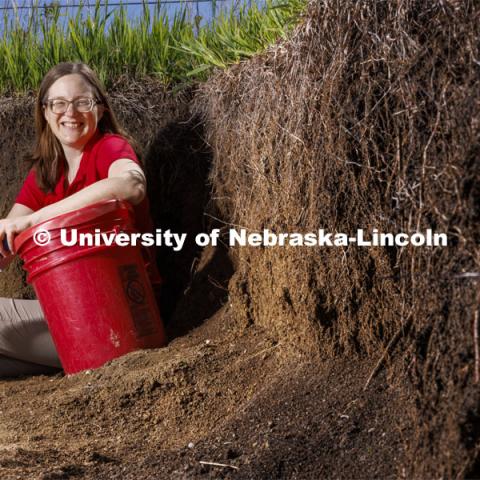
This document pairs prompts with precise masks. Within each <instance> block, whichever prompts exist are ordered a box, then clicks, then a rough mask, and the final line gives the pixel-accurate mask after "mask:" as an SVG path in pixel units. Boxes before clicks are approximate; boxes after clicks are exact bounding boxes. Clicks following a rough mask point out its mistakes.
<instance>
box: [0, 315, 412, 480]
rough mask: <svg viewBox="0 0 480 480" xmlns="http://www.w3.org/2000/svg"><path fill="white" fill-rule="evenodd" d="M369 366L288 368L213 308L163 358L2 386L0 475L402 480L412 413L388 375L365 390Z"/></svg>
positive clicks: (152, 355)
mask: <svg viewBox="0 0 480 480" xmlns="http://www.w3.org/2000/svg"><path fill="white" fill-rule="evenodd" d="M372 367H373V365H372V362H371V361H368V360H359V359H348V358H344V359H342V360H337V361H327V362H325V363H322V364H321V365H320V364H313V363H312V364H308V363H305V362H303V363H296V362H295V361H292V360H290V361H285V360H284V357H283V355H282V352H281V346H280V345H279V344H278V343H275V342H274V341H272V340H271V339H269V337H268V336H267V335H266V334H265V332H262V331H261V330H259V329H258V328H256V327H254V326H250V327H247V328H245V329H244V330H239V329H238V327H237V325H236V323H235V322H234V321H233V320H232V319H231V318H230V316H229V314H228V313H227V312H225V310H221V311H219V312H218V313H217V314H216V315H214V316H213V317H212V318H211V319H209V320H208V321H207V322H206V323H205V324H204V325H203V326H202V327H200V328H198V329H196V330H195V331H193V332H192V333H191V334H189V335H187V336H184V337H183V338H179V339H177V340H175V341H173V342H172V343H171V344H170V345H169V346H168V347H167V348H165V349H160V350H156V351H151V352H136V353H132V354H129V355H127V356H125V357H123V358H121V359H118V360H115V361H113V362H111V363H110V364H109V365H107V366H105V367H103V368H101V369H99V370H96V371H94V372H89V373H81V374H78V375H76V376H70V377H65V376H63V375H61V374H57V375H54V376H39V377H34V378H26V379H23V380H15V381H13V380H12V381H3V382H1V390H0V392H1V393H0V395H1V397H0V398H1V410H2V425H1V430H0V452H1V453H0V472H1V478H2V479H5V480H6V479H27V478H28V479H30V478H32V479H33V478H38V479H67V478H95V479H97V478H98V479H100V478H105V479H114V478H118V479H157V478H158V479H164V478H165V479H170V478H171V479H175V478H178V479H183V478H185V479H193V478H195V479H196V478H231V479H235V478H238V479H277V478H278V479H280V478H285V479H286V478H289V479H290V478H292V479H293V478H298V479H310V478H311V479H319V478H365V479H367V478H398V477H399V476H400V475H401V465H402V460H403V459H404V448H405V443H406V442H408V440H409V437H410V434H411V432H410V431H409V430H405V427H403V426H402V425H403V424H404V419H405V418H404V417H405V415H406V411H408V410H409V402H408V399H407V398H406V397H405V394H404V393H403V392H402V391H401V389H399V388H396V387H394V386H390V387H387V382H386V379H385V377H384V375H380V376H379V377H377V378H376V379H375V380H374V381H373V383H371V384H370V386H369V388H368V389H367V390H366V391H364V390H363V386H364V384H365V381H366V378H367V377H368V375H369V373H370V371H371V369H372ZM390 383H391V382H390ZM202 462H216V463H221V464H224V465H228V466H223V467H220V466H213V465H208V464H203V463H202Z"/></svg>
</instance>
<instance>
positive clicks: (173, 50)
mask: <svg viewBox="0 0 480 480" xmlns="http://www.w3.org/2000/svg"><path fill="white" fill-rule="evenodd" d="M280 2H282V0H279V1H278V0H267V4H266V6H265V7H263V8H259V7H257V6H256V4H253V5H252V7H251V8H247V7H246V6H244V7H242V8H240V9H239V10H237V11H236V12H233V11H232V12H231V13H229V14H220V15H219V16H217V18H216V19H215V20H214V21H213V22H212V23H211V24H210V25H205V26H200V27H199V26H198V25H196V24H194V23H192V22H191V21H190V20H189V17H188V15H187V10H186V9H185V8H184V9H183V10H180V11H178V12H177V13H176V14H175V15H174V16H173V17H169V16H168V15H167V13H166V12H165V11H164V10H163V9H162V7H161V3H158V4H157V5H155V6H154V7H153V8H149V7H148V6H147V5H145V6H144V9H143V16H141V17H140V18H139V19H137V20H136V21H132V20H131V19H129V18H128V16H127V10H126V8H125V7H118V8H117V9H116V10H115V11H114V12H113V13H110V14H107V10H106V8H105V7H101V6H100V4H99V2H98V0H97V5H96V7H95V9H94V10H93V11H90V13H89V14H88V15H87V16H85V15H83V13H84V9H79V10H78V13H77V14H76V16H74V17H72V18H69V19H65V18H64V17H62V15H61V13H62V10H61V9H60V8H58V7H55V6H52V7H50V8H49V10H48V12H47V14H45V10H44V9H43V8H41V7H35V8H34V9H33V10H32V11H31V13H30V15H29V17H28V20H27V21H23V22H20V20H19V19H18V18H16V19H14V20H8V19H7V16H6V15H5V16H4V18H3V35H2V36H1V38H0V93H6V92H9V93H12V92H24V91H28V90H32V89H36V88H37V87H38V85H39V83H40V81H41V79H42V78H43V76H44V75H45V73H46V72H47V71H48V70H49V69H50V68H51V67H52V66H53V65H55V64H57V63H59V62H62V61H82V62H85V63H87V64H89V65H90V66H91V67H92V68H93V69H94V70H95V71H96V72H97V73H98V74H99V76H100V78H101V79H102V80H103V81H104V82H105V83H106V84H107V86H108V85H109V84H111V82H113V81H114V80H115V79H116V78H118V77H119V76H121V75H124V74H129V75H131V76H134V77H137V78H140V77H142V76H156V77H158V78H159V79H160V80H161V81H162V82H164V83H165V84H166V85H178V84H184V83H190V82H193V81H199V80H200V81H201V80H205V79H206V78H207V77H208V75H209V74H210V72H211V71H212V69H214V68H226V67H227V66H229V65H231V64H232V63H236V62H239V61H241V60H242V59H245V58H249V57H251V56H252V55H255V54H256V53H259V52H261V51H262V50H264V49H265V48H266V47H267V46H268V45H270V44H272V43H274V42H275V41H277V40H278V39H279V38H284V37H285V36H286V35H287V34H288V32H289V30H290V29H291V27H292V26H293V25H295V24H296V23H297V22H298V19H299V16H300V14H301V13H302V11H303V10H304V9H305V6H306V3H307V2H306V0H283V3H280ZM0 21H1V20H0Z"/></svg>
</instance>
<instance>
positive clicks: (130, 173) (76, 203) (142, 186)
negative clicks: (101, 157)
mask: <svg viewBox="0 0 480 480" xmlns="http://www.w3.org/2000/svg"><path fill="white" fill-rule="evenodd" d="M145 194H146V180H145V175H144V173H143V170H142V168H141V167H140V166H139V165H138V164H137V163H135V162H134V161H133V160H130V159H126V158H122V159H119V160H116V161H115V162H113V163H112V165H111V166H110V168H109V170H108V178H105V179H103V180H99V181H98V182H95V183H93V184H92V185H89V186H88V187H85V188H84V189H82V190H80V191H79V192H77V193H74V194H73V195H71V196H69V197H67V198H64V199H63V200H60V201H59V202H56V203H53V204H51V205H47V206H46V207H43V208H41V209H40V210H37V211H36V212H33V211H32V210H30V209H27V207H24V206H23V205H19V204H15V205H14V207H13V208H12V210H11V211H10V213H9V214H8V217H7V218H6V219H3V220H0V237H1V238H0V240H2V239H3V237H4V236H6V237H7V241H8V245H9V248H10V250H11V251H12V252H13V251H14V250H13V239H14V237H15V235H16V234H18V233H20V232H22V231H23V230H26V229H27V228H30V227H32V226H33V225H37V224H38V223H41V222H44V221H46V220H49V219H50V218H53V217H56V216H57V215H61V214H62V213H67V212H71V211H73V210H78V209H79V208H83V207H86V206H87V205H91V204H93V203H96V202H99V201H101V200H110V199H112V200H113V199H117V200H127V201H129V202H130V203H131V204H132V205H137V204H138V203H140V202H141V201H142V200H143V199H144V197H145ZM18 207H23V209H26V210H21V209H19V208H18ZM27 210H28V212H27ZM0 252H1V253H2V255H5V253H6V252H5V251H4V249H3V247H2V246H1V245H0Z"/></svg>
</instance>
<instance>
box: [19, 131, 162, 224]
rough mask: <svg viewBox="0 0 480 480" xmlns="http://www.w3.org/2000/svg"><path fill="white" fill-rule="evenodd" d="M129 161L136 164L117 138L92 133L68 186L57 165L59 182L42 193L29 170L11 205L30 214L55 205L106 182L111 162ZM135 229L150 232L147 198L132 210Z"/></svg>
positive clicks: (125, 142)
mask: <svg viewBox="0 0 480 480" xmlns="http://www.w3.org/2000/svg"><path fill="white" fill-rule="evenodd" d="M120 158H129V159H130V160H133V161H134V162H135V163H138V164H139V163H140V162H139V161H138V158H137V156H136V155H135V152H134V151H133V148H132V147H131V146H130V144H129V143H128V142H127V141H126V140H125V139H124V138H123V137H121V136H120V135H115V134H111V133H106V134H102V133H100V132H98V131H97V132H96V133H95V135H94V136H93V137H92V138H91V139H90V140H89V142H88V143H87V145H85V149H84V150H83V154H82V158H81V160H80V166H79V168H78V172H77V175H76V176H75V178H74V179H73V181H72V183H70V184H69V183H68V182H67V181H66V179H65V172H64V170H65V169H64V166H63V165H60V167H59V168H60V172H61V173H60V178H59V180H58V182H57V184H56V185H55V189H54V191H53V192H50V193H45V192H43V191H42V190H41V189H40V188H39V186H38V185H37V180H36V178H35V177H36V176H35V170H34V168H32V169H31V170H30V172H29V174H28V176H27V178H26V180H25V183H24V184H23V186H22V188H21V190H20V192H19V194H18V195H17V198H16V200H15V203H21V204H22V205H25V206H26V207H28V208H31V209H32V210H33V211H37V210H40V209H41V208H43V207H45V206H47V205H51V204H52V203H56V202H58V201H60V200H63V199H64V198H66V197H68V196H70V195H72V194H74V193H76V192H79V191H80V190H82V189H83V188H85V187H88V185H91V184H92V183H95V182H98V181H99V180H103V179H104V178H108V169H109V168H110V166H111V165H112V163H113V162H115V160H119V159H120ZM134 211H135V222H136V227H137V229H138V230H139V231H140V232H152V231H153V224H152V221H151V219H150V215H149V206H148V200H147V197H145V198H144V200H143V201H142V202H141V203H140V204H138V205H137V206H135V207H134Z"/></svg>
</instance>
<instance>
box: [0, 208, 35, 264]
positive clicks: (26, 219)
mask: <svg viewBox="0 0 480 480" xmlns="http://www.w3.org/2000/svg"><path fill="white" fill-rule="evenodd" d="M32 225H33V220H32V216H31V215H30V214H29V215H21V216H19V217H15V218H3V219H2V220H0V254H1V255H2V257H7V256H10V255H13V253H15V250H14V245H13V240H14V238H15V236H16V235H18V234H19V233H21V232H23V231H24V230H26V229H27V228H30V227H31V226H32ZM5 238H6V239H7V244H8V250H7V249H6V248H5V245H4V239H5Z"/></svg>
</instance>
